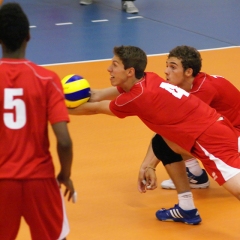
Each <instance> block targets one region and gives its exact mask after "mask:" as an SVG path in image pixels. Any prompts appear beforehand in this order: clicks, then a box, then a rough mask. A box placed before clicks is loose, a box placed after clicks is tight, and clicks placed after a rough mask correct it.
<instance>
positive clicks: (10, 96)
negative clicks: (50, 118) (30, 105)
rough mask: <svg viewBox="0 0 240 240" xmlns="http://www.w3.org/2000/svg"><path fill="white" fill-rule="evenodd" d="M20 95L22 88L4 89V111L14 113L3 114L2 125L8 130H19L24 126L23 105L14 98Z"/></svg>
mask: <svg viewBox="0 0 240 240" xmlns="http://www.w3.org/2000/svg"><path fill="white" fill-rule="evenodd" d="M22 95H23V89H22V88H5V89H4V109H6V110H15V111H14V112H11V113H4V114H3V121H4V124H5V125H6V126H7V127H8V128H10V129H20V128H22V127H23V126H24V125H25V124H26V106H25V103H24V101H23V100H22V99H18V98H15V97H18V96H22ZM14 113H15V114H14Z"/></svg>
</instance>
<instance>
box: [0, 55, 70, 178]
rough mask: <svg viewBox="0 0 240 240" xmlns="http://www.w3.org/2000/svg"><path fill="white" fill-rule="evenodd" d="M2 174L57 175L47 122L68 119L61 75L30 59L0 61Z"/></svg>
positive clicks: (23, 175) (3, 175) (40, 176)
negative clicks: (51, 153) (50, 148)
mask: <svg viewBox="0 0 240 240" xmlns="http://www.w3.org/2000/svg"><path fill="white" fill-rule="evenodd" d="M0 116H1V117H0V178H1V179H2V178H11V179H26V178H49V177H54V174H55V173H54V167H53V163H52V157H51V155H50V152H49V139H48V122H50V123H51V124H54V123H57V122H61V121H69V117H68V112H67V109H66V106H65V103H64V96H63V92H62V86H61V84H60V79H59V77H58V76H57V75H56V74H55V73H54V72H52V71H49V70H47V69H45V68H43V67H41V66H37V65H36V64H34V63H32V62H30V61H27V60H13V59H1V61H0Z"/></svg>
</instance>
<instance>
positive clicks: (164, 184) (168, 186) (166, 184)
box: [161, 179, 176, 189]
mask: <svg viewBox="0 0 240 240" xmlns="http://www.w3.org/2000/svg"><path fill="white" fill-rule="evenodd" d="M161 187H162V188H164V189H176V187H175V185H174V183H173V181H172V179H168V180H164V181H162V183H161Z"/></svg>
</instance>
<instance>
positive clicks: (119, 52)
mask: <svg viewBox="0 0 240 240" xmlns="http://www.w3.org/2000/svg"><path fill="white" fill-rule="evenodd" d="M113 53H114V55H116V56H118V57H119V58H120V59H121V61H122V63H123V65H124V69H127V68H131V67H133V68H134V69H135V77H136V78H137V79H141V78H142V77H143V75H144V71H145V69H146V66H147V55H146V53H145V52H144V51H143V50H142V49H140V48H139V47H134V46H120V47H114V49H113Z"/></svg>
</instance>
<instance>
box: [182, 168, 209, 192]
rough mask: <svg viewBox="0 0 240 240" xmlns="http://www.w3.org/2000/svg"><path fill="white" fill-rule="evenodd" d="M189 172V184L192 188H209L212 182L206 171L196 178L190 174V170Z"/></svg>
mask: <svg viewBox="0 0 240 240" xmlns="http://www.w3.org/2000/svg"><path fill="white" fill-rule="evenodd" d="M186 170H187V176H188V180H189V184H190V187H191V188H207V187H209V185H210V182H209V180H208V175H207V173H206V171H205V170H204V169H203V173H202V174H201V175H200V176H195V175H193V174H192V173H191V172H189V170H188V168H186Z"/></svg>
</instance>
